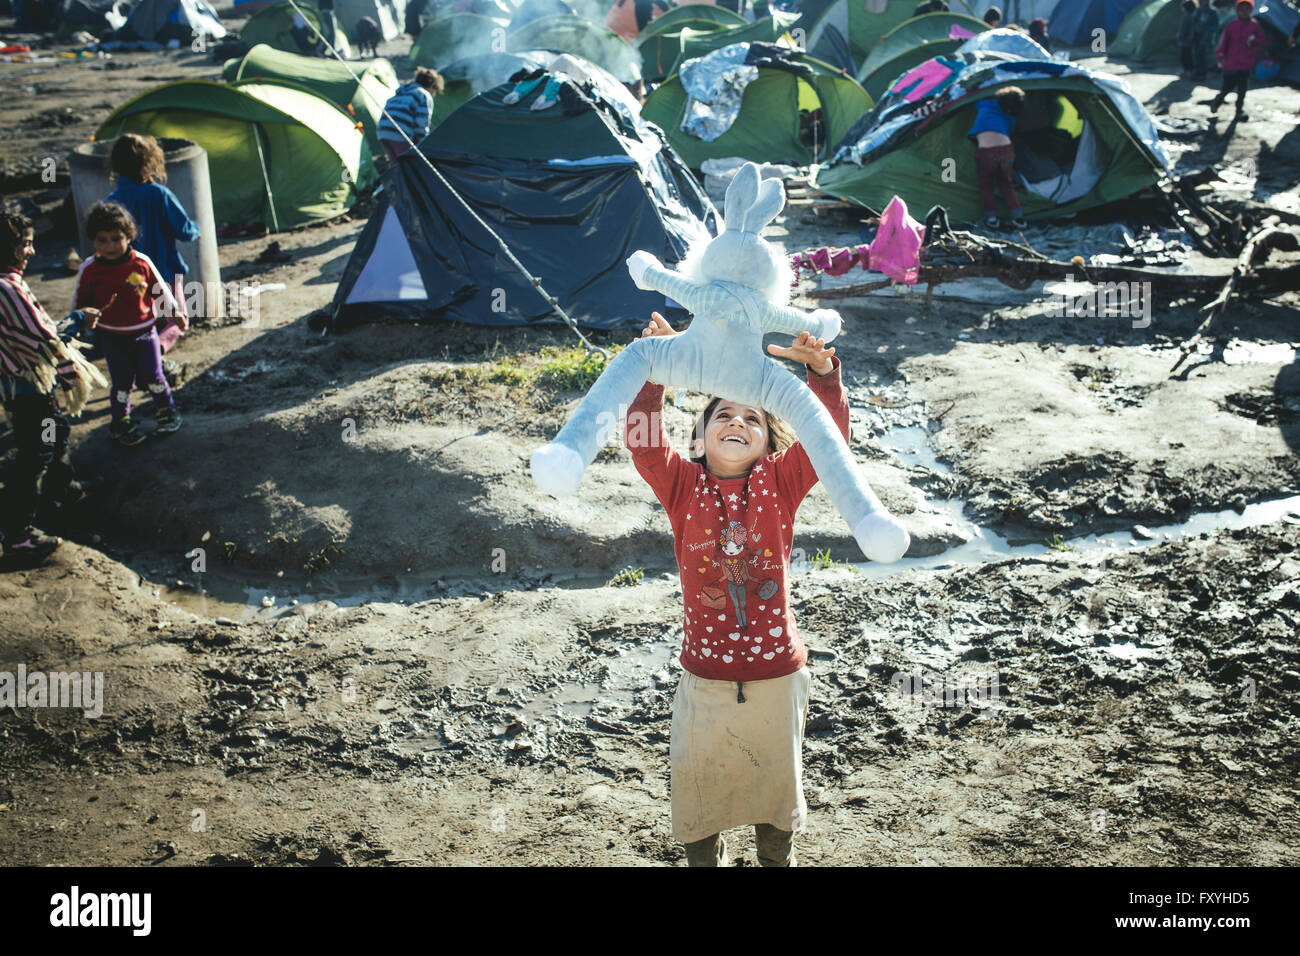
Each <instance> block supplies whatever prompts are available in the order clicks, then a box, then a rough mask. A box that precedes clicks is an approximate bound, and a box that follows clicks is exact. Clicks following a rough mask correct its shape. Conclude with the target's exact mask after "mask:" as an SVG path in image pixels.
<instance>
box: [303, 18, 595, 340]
mask: <svg viewBox="0 0 1300 956" xmlns="http://www.w3.org/2000/svg"><path fill="white" fill-rule="evenodd" d="M288 3H289V5H290V6H291V7H293V8H294V9H295V10H297V11H298V13H300V14H301V13H302V8H301V7H299V6H298V4H297V2H296V0H288ZM303 19H304V20H306V21H307V25H308V26H309V27H311V29H312V32H313V33H315V34H316V37H317V39H319V40H320V42H321V43H322V44H323V45H324V47H325V49H327V50H329V51H330V54H331V55H332V56H333V57H334V58H335V59H336V60H338V61H339V63H341V64H342V65H343V68H344V69H345V70H347V71H348V73H349V74H351V76H352V78H353V79H354V80H356V81H357V87H358V89H360V88H361V87H362V86H363V84H362V82H361V77H359V76H357V74H356V73H353V71H352V67H351V66H349V65H348V62H347V61H346V60H345V59H343V57H342V56H340V55H339V51H338V50H336V49H335V48H334V45H333V44H332V43H330V42H329V41H328V40H327V39H325V37H324V36H323V35H322V34H321V32H320V30H318V29H316V26H315V25H314V24H313V23H312V22H311V21H310V20H308V19H307V17H306V16H304V17H303ZM363 92H364V93H365V95H367V96H370V97H372V99H373V94H371V93H370V91H369V90H363ZM376 105H377V106H378V107H379V109H380V112H382V113H383V114H384V116H387V117H388V119H389V121H390V122H391V123H392V124H393V126H394V127H395V128H396V129H397V132H398V133H400V134H401V136H402V139H404V140H406V143H407V145H408V146H409V147H410V149H409V150H408V155H415V156H418V157H420V162H422V163H424V165H425V166H427V167H428V168H429V171H430V172H431V173H433V175H434V176H436V177H437V178H438V181H439V182H440V183H442V185H443V186H444V187H445V188H446V189H447V191H448V192H449V193H451V195H452V196H454V197H455V198H456V201H457V202H458V203H460V204H461V206H463V207H464V209H465V211H466V212H467V213H469V214H470V216H472V217H473V219H474V220H475V222H477V223H478V224H479V225H480V226H482V227H483V228H484V229H485V230H486V231H487V233H488V235H490V236H491V237H492V238H493V239H494V240H496V243H497V245H498V246H500V247H501V251H502V253H504V254H505V257H506V258H507V259H509V260H510V262H511V264H512V265H514V267H515V268H516V269H518V270H519V272H520V273H521V274H522V275H523V277H524V278H525V279H527V280H528V282H529V284H531V285H532V286H533V288H535V289H536V290H537V291H538V293H540V294H541V296H542V298H544V299H545V300H546V301H547V302H548V303H549V304H550V306H551V308H552V309H554V310H555V313H556V314H557V315H558V316H559V317H560V318H562V319H563V320H564V322H565V324H566V325H568V327H569V328H570V329H572V330H573V334H574V335H576V336H577V337H578V338H579V339H580V340H581V341H582V344H583V346H584V347H585V348H586V350H587V354H588V355H591V354H593V353H594V354H597V355H599V356H600V357H601V359H602V360H604V361H605V362H608V361H609V352H607V351H606V350H605V349H603V348H601V347H600V346H599V345H594V344H592V342H591V340H590V339H588V338H587V337H586V336H585V335H583V334H582V330H581V329H579V328H578V323H576V322H575V321H574V320H573V317H572V316H571V315H569V313H567V312H566V311H564V307H563V306H562V305H560V302H559V300H558V299H556V298H555V297H554V296H553V295H551V294H550V293H549V292H547V291H546V290H545V289H544V288H543V287H542V280H541V279H539V278H537V277H536V276H535V275H533V274H532V273H531V272H529V271H528V269H527V267H525V266H524V264H523V263H522V262H520V261H519V259H518V258H516V256H515V254H514V253H513V252H511V251H510V247H509V246H508V245H506V243H505V240H503V239H502V238H501V237H500V236H498V235H497V234H496V231H495V230H494V229H493V228H492V227H491V226H489V225H488V224H487V223H486V222H484V221H483V218H482V217H481V216H479V214H478V213H476V212H475V211H474V210H473V208H472V207H471V206H470V204H469V203H467V202H466V201H465V198H464V197H463V196H461V194H460V193H458V192H457V191H456V190H455V189H454V188H453V187H452V185H451V183H449V182H447V179H446V177H444V176H443V175H442V173H440V172H438V170H437V168H436V167H435V166H434V165H433V163H431V162H429V157H427V156H425V155H424V153H422V152H420V150H419V148H418V147H417V146H416V144H415V142H414V141H412V139H411V137H410V136H408V135H407V134H406V130H404V129H402V126H401V124H400V123H398V122H397V121H396V120H394V119H393V117H392V116H389V113H388V110H387V109H385V108H384V107H385V104H383V103H376Z"/></svg>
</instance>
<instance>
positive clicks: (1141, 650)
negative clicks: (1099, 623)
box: [1101, 643, 1160, 662]
mask: <svg viewBox="0 0 1300 956" xmlns="http://www.w3.org/2000/svg"><path fill="white" fill-rule="evenodd" d="M1101 649H1102V650H1103V651H1105V652H1106V653H1107V654H1111V655H1114V656H1115V657H1118V658H1119V659H1120V660H1122V661H1130V662H1131V661H1136V660H1139V659H1141V658H1143V657H1159V656H1160V652H1159V651H1157V650H1155V649H1154V648H1150V647H1139V646H1138V645H1136V644H1123V643H1121V644H1106V645H1103V646H1102V648H1101Z"/></svg>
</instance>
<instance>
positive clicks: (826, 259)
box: [794, 246, 870, 276]
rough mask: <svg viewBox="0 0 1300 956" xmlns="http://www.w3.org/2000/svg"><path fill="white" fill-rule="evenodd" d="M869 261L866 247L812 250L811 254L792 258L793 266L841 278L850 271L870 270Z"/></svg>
mask: <svg viewBox="0 0 1300 956" xmlns="http://www.w3.org/2000/svg"><path fill="white" fill-rule="evenodd" d="M869 261H870V258H869V251H868V249H867V247H866V246H857V247H855V248H852V249H849V248H845V249H828V248H826V247H824V246H823V247H822V248H821V249H814V250H812V251H811V252H805V253H800V254H799V255H797V256H795V257H794V266H795V268H796V269H798V268H800V267H804V268H808V269H813V270H815V271H817V272H825V273H826V274H827V275H832V276H842V275H844V274H845V273H846V272H848V271H849V270H850V269H857V268H861V269H867V268H870V267H869V266H868V265H867V263H868V262H869Z"/></svg>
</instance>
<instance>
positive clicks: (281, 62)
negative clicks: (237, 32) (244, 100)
mask: <svg viewBox="0 0 1300 956" xmlns="http://www.w3.org/2000/svg"><path fill="white" fill-rule="evenodd" d="M354 73H355V74H356V75H357V76H359V77H360V78H361V82H360V83H358V82H357V81H356V79H355V78H354V77H353V74H354ZM221 78H222V79H223V80H225V81H226V82H227V83H237V82H240V81H250V80H251V81H258V80H264V81H268V82H271V83H286V82H288V83H293V84H295V85H298V86H305V87H306V88H307V89H309V90H311V91H312V92H313V93H315V94H317V95H318V96H323V97H325V99H327V100H329V101H330V102H331V103H333V104H334V105H335V106H338V107H340V108H342V109H344V110H346V111H347V113H348V114H349V115H350V116H354V117H356V119H357V120H358V121H359V122H360V123H361V124H362V126H364V127H365V132H366V142H367V143H369V144H370V151H371V152H372V153H374V154H375V155H376V156H382V155H383V154H384V148H383V146H381V145H380V143H379V118H380V117H381V116H383V112H384V104H385V103H386V102H388V98H389V97H390V96H392V95H393V93H395V92H396V91H397V74H396V73H395V72H393V65H392V64H391V63H389V62H388V61H387V60H385V59H382V58H381V59H374V60H362V61H358V62H355V63H352V64H349V65H346V66H345V65H344V64H342V63H340V62H339V61H338V60H334V59H329V60H326V59H321V58H320V57H314V56H299V55H298V54H296V53H286V52H285V51H283V50H277V49H275V48H274V47H270V46H267V45H266V44H264V43H259V44H258V45H257V46H255V47H253V49H251V50H249V51H248V53H247V54H246V55H244V56H243V57H242V58H240V59H235V60H227V61H226V64H225V66H224V67H223V68H222V70H221Z"/></svg>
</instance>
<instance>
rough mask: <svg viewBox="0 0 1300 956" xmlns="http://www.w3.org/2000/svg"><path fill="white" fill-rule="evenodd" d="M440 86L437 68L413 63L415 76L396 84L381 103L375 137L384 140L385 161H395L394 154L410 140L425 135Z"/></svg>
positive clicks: (403, 149)
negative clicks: (387, 97)
mask: <svg viewBox="0 0 1300 956" xmlns="http://www.w3.org/2000/svg"><path fill="white" fill-rule="evenodd" d="M442 87H443V83H442V77H441V76H439V75H438V71H437V70H431V69H429V68H428V67H426V66H421V67H417V68H416V71H415V78H414V79H413V80H411V82H409V83H404V84H402V85H401V86H399V87H398V88H397V92H396V93H394V94H393V95H392V96H391V97H389V99H388V102H387V103H385V104H384V115H383V117H382V118H381V119H380V120H379V141H380V142H381V143H383V144H384V151H385V152H386V153H388V161H389V163H395V162H397V157H399V156H401V155H402V154H403V153H405V152H406V151H407V150H408V149H410V148H411V143H418V142H419V141H420V140H422V139H424V137H425V136H427V135H429V122H430V120H432V118H433V98H434V96H435V95H437V94H438V93H441V92H442ZM403 134H405V138H404V137H403ZM407 140H410V142H407Z"/></svg>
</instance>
